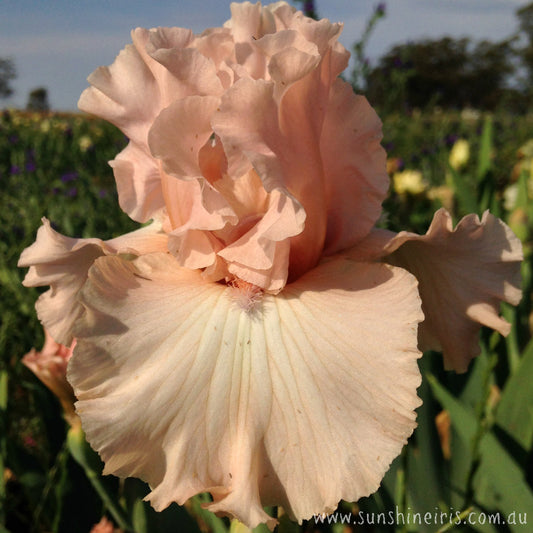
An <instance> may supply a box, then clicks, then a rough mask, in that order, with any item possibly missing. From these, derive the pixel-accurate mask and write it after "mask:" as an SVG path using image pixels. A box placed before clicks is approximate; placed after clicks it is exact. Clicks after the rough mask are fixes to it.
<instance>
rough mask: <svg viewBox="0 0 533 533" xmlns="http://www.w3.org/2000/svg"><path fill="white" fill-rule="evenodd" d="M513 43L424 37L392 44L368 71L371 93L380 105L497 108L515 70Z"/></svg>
mask: <svg viewBox="0 0 533 533" xmlns="http://www.w3.org/2000/svg"><path fill="white" fill-rule="evenodd" d="M511 54H512V46H511V41H503V42H499V43H490V42H488V41H483V42H480V43H479V44H477V45H475V46H474V45H472V44H471V42H470V40H469V39H466V38H463V39H453V38H451V37H444V38H442V39H436V40H431V39H426V40H422V41H418V42H410V43H407V44H405V45H397V46H394V47H393V48H392V49H391V50H390V51H389V52H388V53H387V54H386V55H385V56H384V57H382V58H381V59H380V61H379V64H378V66H377V67H376V68H374V69H373V70H372V71H371V72H370V74H369V75H368V84H367V91H366V94H367V97H368V98H369V100H370V101H371V102H372V103H374V104H376V105H380V106H381V107H385V108H387V107H389V108H393V109H400V108H401V107H402V106H408V107H420V108H424V107H426V106H428V105H431V104H437V105H439V106H441V107H444V108H460V107H465V106H473V107H475V108H480V109H492V108H494V107H495V106H496V105H497V104H498V102H499V100H500V98H501V95H502V92H504V91H505V88H506V81H507V78H508V76H509V75H510V74H511V73H512V72H513V70H514V64H513V61H511V60H510V55H511Z"/></svg>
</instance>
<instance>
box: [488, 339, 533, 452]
mask: <svg viewBox="0 0 533 533" xmlns="http://www.w3.org/2000/svg"><path fill="white" fill-rule="evenodd" d="M531 376H533V339H532V340H530V341H529V344H528V345H527V347H526V349H525V350H524V353H523V354H522V357H521V358H520V360H519V363H518V367H517V369H516V371H515V372H514V373H513V374H512V375H511V377H510V378H509V379H508V380H507V383H506V384H505V388H504V389H503V392H502V395H501V399H500V403H499V405H498V410H497V411H496V423H497V424H498V425H499V426H500V427H501V428H503V429H504V430H505V431H506V432H507V433H509V435H511V437H513V439H515V440H516V441H517V442H518V443H519V444H520V445H521V446H522V447H523V448H524V450H526V451H530V450H531V449H532V447H533V387H532V386H531Z"/></svg>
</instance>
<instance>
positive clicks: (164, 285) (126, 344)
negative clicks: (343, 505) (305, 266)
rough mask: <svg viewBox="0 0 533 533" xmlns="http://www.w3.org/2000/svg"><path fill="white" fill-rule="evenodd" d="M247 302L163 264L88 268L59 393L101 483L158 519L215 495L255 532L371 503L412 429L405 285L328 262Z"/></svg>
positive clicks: (415, 302) (408, 283)
mask: <svg viewBox="0 0 533 533" xmlns="http://www.w3.org/2000/svg"><path fill="white" fill-rule="evenodd" d="M242 298H246V295H244V296H243V295H242V294H239V289H238V288H236V287H226V286H223V285H219V284H213V283H208V282H206V281H205V280H204V279H203V278H202V276H201V275H200V273H199V272H195V271H192V270H188V269H183V268H181V267H179V266H178V264H177V262H176V261H175V260H174V259H173V258H172V256H170V255H168V254H151V255H146V256H143V257H140V258H137V259H135V260H133V261H126V260H124V259H122V258H120V257H118V256H114V257H101V258H99V259H97V260H96V262H95V264H94V266H93V267H92V269H91V270H90V272H89V281H88V283H87V284H86V286H85V287H84V289H83V291H82V297H81V300H82V303H83V305H84V306H85V308H86V312H85V315H84V317H83V318H82V319H81V320H80V321H78V323H77V325H76V330H75V334H76V337H77V339H78V345H77V348H76V357H75V358H74V359H73V360H72V362H71V364H70V366H69V380H70V382H71V383H72V384H73V386H74V390H75V392H76V395H77V397H78V400H79V401H78V403H77V411H78V413H79V414H80V416H81V418H82V421H83V424H84V429H85V431H86V433H87V436H88V439H89V441H90V442H91V443H92V445H93V446H94V447H95V448H96V449H97V450H98V451H99V453H100V454H101V456H102V458H103V459H104V461H105V463H106V470H105V471H106V472H107V473H114V474H117V475H121V476H129V475H133V476H138V477H141V478H143V479H145V480H146V481H148V482H149V484H150V486H151V487H152V491H153V492H152V493H151V494H150V495H149V496H148V499H149V500H150V501H151V502H152V503H153V505H154V506H155V508H156V509H162V508H164V507H166V506H167V505H169V504H170V503H171V502H172V501H177V502H178V503H183V502H185V501H186V500H187V499H188V498H189V497H191V496H192V495H194V494H196V493H198V492H202V491H210V492H212V494H213V496H214V502H213V503H212V504H211V505H210V509H211V510H213V511H220V512H226V513H229V514H230V515H232V516H236V517H237V518H239V519H240V520H241V521H243V522H244V523H246V524H247V525H249V526H250V527H254V526H256V525H257V524H258V523H260V522H265V521H266V522H267V523H269V525H270V526H273V521H272V519H271V518H270V517H268V516H267V515H266V514H265V513H264V511H263V505H266V504H269V503H281V504H282V505H284V507H285V508H286V510H287V511H288V512H289V513H290V514H291V516H292V517H294V518H296V519H298V520H302V519H304V518H310V517H311V515H313V514H315V513H321V512H328V511H331V510H333V509H334V508H335V507H336V505H337V503H338V501H339V500H340V499H341V498H346V499H348V500H356V499H358V498H359V497H361V496H364V495H367V494H370V493H371V492H372V491H374V490H376V489H377V487H378V485H379V483H380V481H381V478H382V476H383V474H384V472H385V471H386V470H387V468H388V466H389V464H390V462H391V461H392V459H393V458H394V457H395V456H396V455H397V454H398V453H399V451H400V449H401V448H402V446H403V445H404V444H405V441H406V439H407V437H408V436H409V435H410V434H411V432H412V430H413V428H414V427H415V413H414V409H415V408H416V407H417V406H418V405H419V400H418V398H417V396H416V387H417V386H418V385H419V383H420V374H419V372H418V367H417V363H416V360H417V358H418V357H419V355H420V354H419V352H418V350H417V348H416V343H417V340H416V337H417V334H416V330H417V323H418V322H419V321H420V320H421V319H422V314H421V311H420V300H419V297H418V293H417V290H416V281H415V279H414V278H413V277H412V276H411V275H410V274H408V273H407V272H406V271H404V270H402V269H397V268H395V267H390V266H387V265H379V264H357V263H354V262H353V261H351V260H348V259H344V258H337V259H333V260H331V261H329V262H326V263H325V264H323V265H321V266H319V267H317V268H316V269H315V270H313V271H311V272H309V273H308V274H307V275H306V276H304V277H302V278H301V279H300V280H298V281H297V282H295V283H294V284H290V285H288V286H287V287H286V289H285V291H283V293H281V294H280V295H277V296H272V295H268V294H265V295H263V297H262V298H261V299H259V300H258V301H257V302H254V303H253V305H251V306H243V301H242ZM391 308H394V309H397V311H396V312H390V310H391ZM161 316H165V320H164V321H162V320H161V319H160V318H161Z"/></svg>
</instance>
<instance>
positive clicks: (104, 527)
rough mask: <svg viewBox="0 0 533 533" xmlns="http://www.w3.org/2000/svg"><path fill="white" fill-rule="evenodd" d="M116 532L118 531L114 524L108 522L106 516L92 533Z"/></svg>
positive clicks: (93, 528)
mask: <svg viewBox="0 0 533 533" xmlns="http://www.w3.org/2000/svg"><path fill="white" fill-rule="evenodd" d="M115 531H118V530H116V529H115V528H114V526H113V522H111V520H108V519H107V518H106V517H105V516H103V517H102V519H101V520H100V522H98V524H95V525H94V526H93V527H92V528H91V533H114V532H115Z"/></svg>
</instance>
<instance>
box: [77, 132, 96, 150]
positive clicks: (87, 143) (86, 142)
mask: <svg viewBox="0 0 533 533" xmlns="http://www.w3.org/2000/svg"><path fill="white" fill-rule="evenodd" d="M78 144H79V146H80V150H81V151H82V152H86V151H87V150H89V149H90V148H91V147H92V145H93V141H92V139H91V138H90V137H89V136H88V135H82V136H81V137H80V140H79V141H78Z"/></svg>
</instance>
